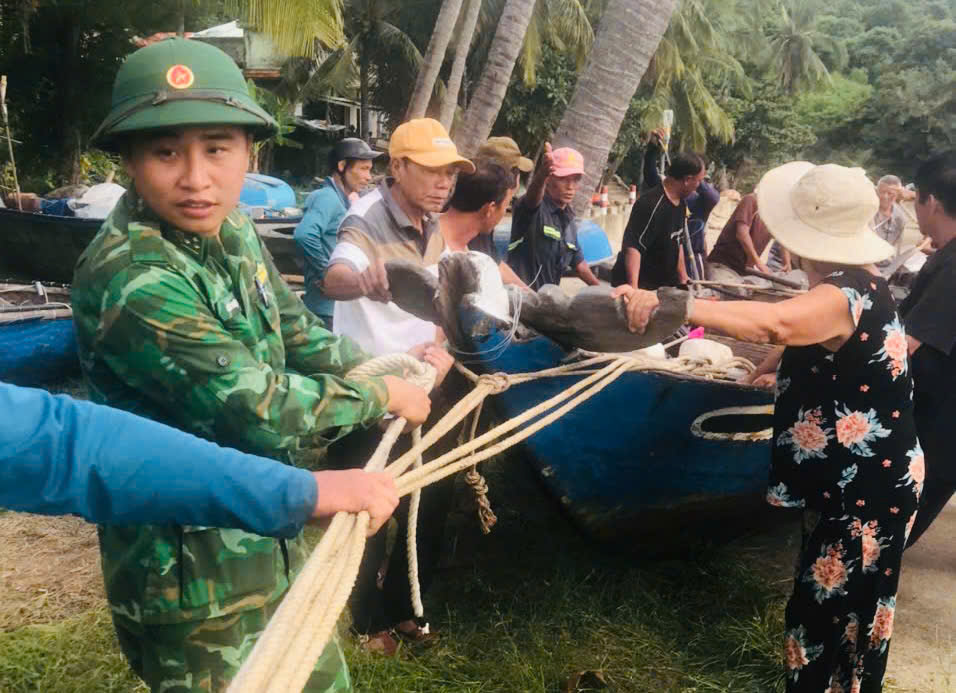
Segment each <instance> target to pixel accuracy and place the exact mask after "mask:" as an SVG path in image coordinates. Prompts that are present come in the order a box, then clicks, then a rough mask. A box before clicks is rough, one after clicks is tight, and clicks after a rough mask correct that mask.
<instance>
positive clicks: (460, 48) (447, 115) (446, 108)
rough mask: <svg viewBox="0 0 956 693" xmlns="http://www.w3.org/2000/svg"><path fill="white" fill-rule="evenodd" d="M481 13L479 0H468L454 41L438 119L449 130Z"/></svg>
mask: <svg viewBox="0 0 956 693" xmlns="http://www.w3.org/2000/svg"><path fill="white" fill-rule="evenodd" d="M479 14H481V0H468V5H467V7H466V8H465V11H464V13H462V15H461V18H460V21H459V28H458V40H457V41H456V42H455V59H454V61H453V62H452V64H451V72H450V73H449V75H448V84H447V85H446V87H445V96H444V97H443V98H442V102H441V113H440V114H439V116H438V119H439V120H440V121H441V124H442V125H444V126H445V128H446V129H447V130H448V131H449V132H450V131H451V126H452V121H453V120H454V119H455V110H456V108H457V107H458V92H459V90H460V89H461V79H462V77H463V76H464V74H465V63H466V62H467V60H468V51H469V50H471V43H472V40H473V39H474V37H475V27H476V26H477V25H478V15H479Z"/></svg>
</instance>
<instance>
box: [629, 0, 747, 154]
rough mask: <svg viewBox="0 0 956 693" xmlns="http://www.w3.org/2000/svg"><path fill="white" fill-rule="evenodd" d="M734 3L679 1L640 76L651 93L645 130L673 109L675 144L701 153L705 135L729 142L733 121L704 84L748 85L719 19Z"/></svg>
mask: <svg viewBox="0 0 956 693" xmlns="http://www.w3.org/2000/svg"><path fill="white" fill-rule="evenodd" d="M734 5H735V3H729V4H728V3H727V1H726V0H681V2H680V5H679V6H678V8H677V10H676V11H675V12H674V14H673V16H672V17H671V21H670V24H669V25H668V27H667V31H666V32H665V33H664V37H663V38H662V39H661V43H660V45H659V46H658V48H657V51H656V52H655V53H654V58H653V59H652V60H651V64H650V65H649V66H648V69H647V72H645V73H644V78H643V79H642V80H641V84H642V89H643V90H642V92H641V93H642V94H643V93H644V92H645V91H649V92H650V95H649V97H648V100H649V104H648V107H647V108H646V110H645V111H644V114H643V117H642V123H643V125H644V128H645V130H652V129H653V128H655V127H658V126H659V124H660V122H661V116H662V114H663V112H664V110H665V109H672V110H673V111H674V114H675V119H674V124H675V128H676V131H677V133H678V137H679V139H678V142H677V144H678V146H680V147H682V148H690V149H695V150H698V151H703V149H704V148H705V147H706V144H707V139H708V137H715V138H717V139H718V140H720V141H721V142H731V141H732V140H733V137H734V124H733V120H732V119H731V117H730V116H729V115H728V114H727V112H726V111H724V109H723V108H721V106H720V104H719V103H718V102H717V99H716V98H715V97H714V94H713V93H712V92H711V89H710V87H709V84H710V83H714V82H717V83H719V82H724V83H731V84H733V85H734V86H737V87H740V88H741V90H742V91H743V92H745V93H747V92H748V89H749V85H748V81H747V77H746V75H745V74H744V69H743V67H742V66H741V64H740V63H739V62H738V61H737V59H736V58H735V57H734V55H733V53H734V46H733V45H732V44H731V39H730V37H731V35H732V34H731V31H730V30H729V28H728V27H727V26H725V25H724V23H723V19H724V17H726V16H728V15H730V14H733V13H734V9H735V8H734Z"/></svg>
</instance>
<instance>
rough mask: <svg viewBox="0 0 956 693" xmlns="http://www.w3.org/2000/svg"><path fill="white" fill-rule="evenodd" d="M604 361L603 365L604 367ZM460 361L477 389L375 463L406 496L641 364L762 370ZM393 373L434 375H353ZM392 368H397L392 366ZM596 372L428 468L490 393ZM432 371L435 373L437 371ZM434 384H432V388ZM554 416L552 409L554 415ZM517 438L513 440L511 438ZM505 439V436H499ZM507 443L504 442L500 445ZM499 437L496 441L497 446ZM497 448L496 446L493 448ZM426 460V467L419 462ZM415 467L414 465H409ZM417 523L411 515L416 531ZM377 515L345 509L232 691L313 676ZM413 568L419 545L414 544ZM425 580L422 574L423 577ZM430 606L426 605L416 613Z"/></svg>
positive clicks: (383, 451)
mask: <svg viewBox="0 0 956 693" xmlns="http://www.w3.org/2000/svg"><path fill="white" fill-rule="evenodd" d="M600 364H604V366H603V367H598V366H599V365H600ZM456 367H457V368H458V369H459V370H460V371H461V372H462V373H464V374H465V375H466V377H468V378H469V379H470V380H472V381H473V382H474V383H475V388H474V389H473V390H472V391H471V392H470V393H468V394H467V395H465V397H463V398H462V399H461V400H460V401H459V402H458V403H457V404H456V405H455V406H454V407H452V408H451V410H450V411H449V412H448V413H447V414H445V415H444V416H443V417H442V418H441V420H439V421H438V423H436V424H435V425H434V426H433V427H432V428H431V429H430V430H429V431H428V432H427V433H426V434H425V435H424V436H421V435H420V431H419V436H420V437H419V438H418V439H417V440H416V441H415V442H413V445H412V448H411V449H410V450H409V451H408V452H406V453H405V454H403V455H401V456H400V457H399V458H398V459H397V460H395V461H394V462H393V463H392V464H390V465H388V466H385V462H386V460H387V457H388V453H389V451H390V450H391V448H392V446H393V445H394V443H395V441H396V440H397V439H398V436H399V434H400V433H401V430H402V428H403V427H404V425H405V421H404V420H403V419H396V420H395V421H393V422H392V423H391V424H390V425H389V427H388V429H387V430H386V432H385V435H383V437H382V442H381V443H380V444H379V446H378V448H376V450H375V453H374V454H373V455H372V458H371V459H370V460H369V463H368V464H367V465H366V467H365V468H366V469H369V470H372V469H375V470H378V469H382V468H383V467H384V469H385V471H386V472H387V473H389V474H391V475H392V476H393V477H395V479H396V484H397V486H398V489H399V494H400V495H406V494H408V493H412V492H414V491H417V490H419V489H421V488H422V487H424V486H427V485H428V484H430V483H434V482H435V481H437V480H439V479H443V478H445V477H447V476H450V475H452V474H455V473H457V472H458V471H460V470H462V469H466V468H468V467H473V466H475V465H477V464H478V463H479V462H482V461H484V460H486V459H488V458H490V457H493V456H494V455H497V454H499V453H500V452H501V451H503V450H505V449H507V448H509V447H511V446H512V445H515V444H516V443H519V442H521V441H522V440H524V439H526V438H527V437H529V436H531V435H533V434H534V433H536V432H537V431H538V430H540V429H541V428H543V427H545V426H547V425H549V424H550V423H552V422H553V421H555V420H556V419H558V418H560V417H561V416H563V415H564V414H565V413H567V412H568V411H570V410H571V409H573V408H575V407H576V406H578V405H579V404H580V403H581V402H583V401H586V400H587V399H589V398H590V397H592V396H593V395H594V394H596V393H597V392H599V391H601V390H602V389H604V388H605V387H607V385H609V384H610V383H612V382H613V381H614V380H616V379H617V378H619V377H620V376H621V375H623V374H624V373H626V372H629V371H634V370H642V371H648V370H649V371H661V372H670V373H677V374H686V375H694V376H702V377H707V378H713V377H720V376H721V375H722V376H723V377H725V378H726V377H727V376H728V371H729V370H732V369H734V368H741V367H742V368H744V369H745V370H749V371H752V370H753V369H754V366H753V364H752V363H750V362H749V361H746V360H745V359H732V360H731V361H729V362H727V363H726V364H720V365H719V366H714V365H713V364H711V363H710V362H709V361H708V362H706V363H704V362H700V361H693V360H691V359H673V360H671V361H662V360H659V359H652V358H649V357H645V356H643V355H640V354H606V355H598V356H595V357H592V358H589V359H585V360H584V361H581V362H578V363H573V364H565V365H562V366H557V367H555V368H550V369H547V370H545V371H540V372H538V373H520V374H514V375H504V374H496V375H491V376H488V375H483V376H477V375H475V374H474V373H472V372H471V371H469V370H468V369H467V368H464V367H463V366H459V364H456ZM383 368H384V369H388V370H392V371H394V370H406V369H410V370H413V371H414V373H415V376H414V377H419V378H422V379H424V378H426V377H427V376H428V374H427V372H423V369H422V364H421V362H419V361H417V360H415V359H413V358H412V357H411V356H408V355H406V354H397V355H394V356H388V357H381V358H378V359H373V360H372V361H370V362H368V363H367V364H363V365H362V366H361V367H359V368H358V369H356V370H355V371H353V372H352V373H350V374H349V376H348V377H350V378H361V377H370V376H373V375H378V374H381V373H382V372H383V370H382V369H383ZM385 372H387V371H385ZM571 375H577V376H582V375H583V376H586V377H583V378H582V379H581V380H579V381H577V382H576V383H574V384H573V385H571V386H569V387H568V388H566V389H565V390H564V391H563V392H561V393H559V394H558V395H555V396H554V397H551V398H550V399H548V400H546V401H545V402H542V403H541V404H539V405H537V406H535V407H533V408H532V409H530V410H528V411H526V412H524V413H522V414H520V415H519V416H517V417H514V418H512V419H510V420H509V421H506V422H503V423H502V424H499V425H498V426H496V427H495V428H493V429H492V430H490V431H488V432H486V433H485V434H483V435H481V436H478V437H477V438H473V439H472V440H470V441H469V442H468V443H466V444H465V445H461V446H459V447H458V448H457V449H455V450H452V451H451V452H448V453H446V454H444V455H441V456H440V457H438V458H437V459H435V460H432V461H431V462H429V463H428V464H424V465H422V464H421V458H422V453H423V452H424V451H425V450H427V449H428V448H429V447H430V446H431V445H433V444H434V443H435V442H436V441H437V440H438V439H439V438H441V437H442V436H443V435H444V434H445V433H447V432H448V431H449V430H451V428H452V427H454V426H455V425H456V424H457V423H459V422H460V421H462V420H463V419H464V418H465V417H466V416H468V414H469V413H471V412H472V411H473V410H475V409H476V408H477V407H479V406H480V405H481V403H482V402H483V401H484V399H485V398H486V397H487V396H489V395H491V394H495V393H498V392H503V391H504V390H506V389H507V388H508V387H510V386H511V385H513V384H517V383H522V382H528V381H530V380H534V379H537V378H541V377H559V376H571ZM431 377H432V378H433V377H434V374H433V372H432V374H431ZM428 388H429V389H430V383H429V385H428ZM546 412H547V413H546ZM537 417H540V418H538V420H537V421H534V423H530V424H529V425H528V426H526V427H525V428H523V429H522V430H521V431H519V432H517V433H514V434H511V435H508V434H509V433H510V432H511V431H513V430H514V429H516V428H518V427H519V426H521V425H523V424H524V423H526V422H529V421H531V420H532V419H535V418H537ZM505 436H508V437H505ZM499 439H501V440H499ZM494 441H497V442H494ZM489 443H493V444H491V445H489ZM485 446H487V447H485ZM419 465H420V466H419ZM409 467H413V469H411V470H410V471H406V470H408V469H409ZM414 524H416V523H415V522H413V520H412V518H411V517H410V518H409V538H410V539H411V538H412V534H413V531H412V529H411V527H412V526H413V525H414ZM367 528H368V514H367V513H364V512H363V513H359V514H358V515H357V516H356V515H349V514H346V513H339V514H338V515H336V516H335V518H333V520H332V523H331V524H330V526H329V529H328V531H327V532H326V533H325V536H323V537H322V540H321V541H320V542H319V545H318V546H317V547H316V548H315V550H314V551H313V553H312V556H311V557H310V558H309V560H308V561H307V562H306V565H305V567H304V568H303V570H302V572H301V573H300V574H299V576H298V578H297V579H296V580H295V582H294V583H293V585H292V587H291V588H290V589H289V592H288V593H287V594H286V596H285V598H284V599H283V601H282V604H280V606H279V608H278V609H277V610H276V613H275V614H274V615H273V617H272V619H270V621H269V624H268V626H267V628H266V630H265V631H264V632H263V634H262V636H261V637H260V638H259V641H258V642H257V643H256V646H255V647H254V648H253V651H252V653H251V654H250V655H249V658H248V659H247V660H246V662H245V664H244V665H243V666H242V669H241V670H240V671H239V674H238V675H237V676H236V678H235V679H234V680H233V682H232V684H231V685H230V687H229V691H230V692H231V693H236V692H237V691H241V692H246V691H250V692H254V693H260V691H261V692H264V693H287V692H288V691H301V690H302V688H303V686H304V685H305V684H306V682H307V681H308V679H309V676H310V675H311V673H312V669H313V667H314V665H315V662H316V660H317V659H318V657H319V656H320V654H321V653H322V651H323V650H324V649H325V646H326V645H327V644H328V641H329V639H330V638H331V637H332V633H333V630H334V628H335V624H336V621H337V620H338V617H339V615H340V614H341V612H342V609H344V607H345V604H346V601H347V600H348V596H349V593H350V592H351V589H352V587H353V586H354V584H355V578H356V575H357V573H358V568H359V563H360V562H361V558H362V553H363V551H364V547H365V533H366V530H367ZM409 551H410V553H409V566H411V565H412V563H413V559H412V556H413V554H416V553H417V552H415V551H414V548H413V545H412V544H409ZM415 582H417V580H416V581H415ZM419 608H420V595H419V601H418V604H417V605H416V614H418V613H419V612H418V611H417V609H419Z"/></svg>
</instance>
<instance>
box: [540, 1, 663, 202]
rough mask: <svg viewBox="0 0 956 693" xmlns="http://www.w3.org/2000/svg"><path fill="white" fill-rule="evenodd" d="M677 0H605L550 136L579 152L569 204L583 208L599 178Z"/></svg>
mask: <svg viewBox="0 0 956 693" xmlns="http://www.w3.org/2000/svg"><path fill="white" fill-rule="evenodd" d="M676 4H677V0H658V1H656V2H655V1H652V0H610V2H609V3H608V6H607V9H606V10H605V12H604V14H603V16H602V17H601V21H600V23H599V24H598V30H597V36H596V37H595V40H594V47H593V48H592V50H591V55H590V56H589V57H588V61H587V66H586V67H585V68H584V71H583V72H582V73H581V75H580V76H579V78H578V83H577V86H576V87H575V89H574V95H573V96H572V97H571V103H570V104H569V105H568V109H567V111H565V114H564V118H563V119H562V120H561V125H559V126H558V130H557V133H556V134H555V137H554V140H555V143H556V144H557V145H559V146H570V147H574V148H575V149H577V150H578V151H580V152H581V153H582V154H583V155H584V163H585V169H584V180H583V181H582V183H581V187H580V189H579V191H578V195H577V197H576V198H575V201H574V206H575V209H577V210H578V211H583V209H584V207H585V205H586V204H588V202H589V201H590V198H591V191H592V190H594V186H595V185H596V184H597V182H598V180H600V178H601V173H602V172H603V171H604V166H605V164H606V163H607V157H608V152H609V151H610V149H611V145H612V144H613V143H614V140H615V139H616V138H617V133H618V131H619V130H620V128H621V122H622V121H623V120H624V114H625V113H626V112H627V107H628V105H629V104H630V101H631V97H633V96H634V92H635V91H636V90H637V87H638V84H639V83H640V81H641V77H642V76H643V75H644V72H645V70H646V69H647V66H648V65H649V64H650V62H651V58H652V57H653V56H654V53H655V52H656V51H657V47H658V45H659V44H660V42H661V38H662V37H663V36H664V32H665V31H667V26H668V23H669V22H670V18H671V15H672V14H673V12H674V8H675V6H676Z"/></svg>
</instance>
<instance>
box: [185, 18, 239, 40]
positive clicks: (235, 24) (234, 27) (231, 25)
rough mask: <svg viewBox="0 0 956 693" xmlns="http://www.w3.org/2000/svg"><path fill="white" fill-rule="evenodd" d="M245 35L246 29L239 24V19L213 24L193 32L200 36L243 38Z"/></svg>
mask: <svg viewBox="0 0 956 693" xmlns="http://www.w3.org/2000/svg"><path fill="white" fill-rule="evenodd" d="M244 35H245V30H244V29H243V28H242V27H240V26H239V21H238V20H233V21H231V22H226V23H225V24H219V25H217V26H211V27H209V28H208V29H203V30H202V31H197V32H196V33H194V34H193V36H195V37H198V38H242V37H243V36H244Z"/></svg>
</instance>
